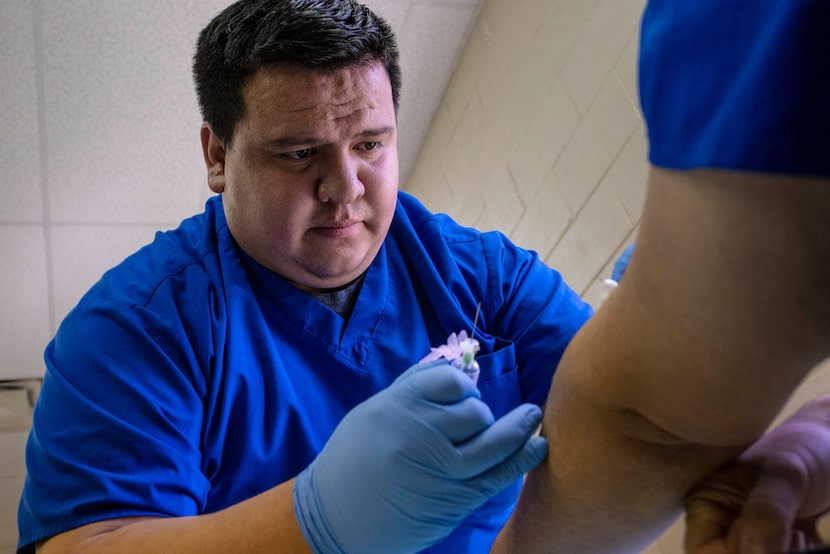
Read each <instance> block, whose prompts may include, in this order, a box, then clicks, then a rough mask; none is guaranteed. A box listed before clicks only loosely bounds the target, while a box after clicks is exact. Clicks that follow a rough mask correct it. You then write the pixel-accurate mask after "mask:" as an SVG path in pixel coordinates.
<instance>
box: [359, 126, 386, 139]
mask: <svg viewBox="0 0 830 554" xmlns="http://www.w3.org/2000/svg"><path fill="white" fill-rule="evenodd" d="M394 132H395V127H394V126H392V125H387V126H385V127H378V128H377V129H366V130H365V131H363V132H361V133H359V134H358V135H357V136H359V137H377V136H380V135H390V134H392V133H394Z"/></svg>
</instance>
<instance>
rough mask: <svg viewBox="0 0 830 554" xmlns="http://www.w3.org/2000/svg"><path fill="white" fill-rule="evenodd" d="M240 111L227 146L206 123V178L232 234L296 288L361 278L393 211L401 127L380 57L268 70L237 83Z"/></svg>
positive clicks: (324, 286) (327, 285)
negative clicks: (329, 68)
mask: <svg viewBox="0 0 830 554" xmlns="http://www.w3.org/2000/svg"><path fill="white" fill-rule="evenodd" d="M242 94H243V98H244V101H245V115H244V117H243V118H242V120H240V121H239V123H238V124H237V126H236V129H235V131H234V136H233V140H232V142H231V145H230V146H229V147H225V145H223V144H222V143H221V141H220V140H219V139H218V137H216V135H214V134H213V132H212V130H211V129H210V128H209V126H207V125H206V126H205V127H204V128H203V130H202V145H203V149H204V151H205V158H206V161H207V165H208V182H209V184H210V187H211V189H212V190H213V191H214V192H221V193H223V202H224V206H225V214H226V217H227V220H228V226H229V227H230V231H231V233H232V234H233V237H234V238H235V239H236V241H237V242H238V243H239V245H240V246H241V247H242V248H243V249H244V250H245V252H247V253H248V254H249V255H250V256H251V257H253V258H254V259H255V260H257V261H258V262H259V263H261V264H262V265H264V266H265V267H267V268H269V269H271V270H272V271H274V272H276V273H278V274H279V275H282V276H283V277H285V278H286V279H288V280H289V281H291V282H292V283H294V285H295V286H297V287H299V288H301V289H305V290H309V289H312V290H313V289H330V288H336V287H340V286H343V285H345V284H347V283H349V282H350V281H352V280H354V279H356V278H357V277H359V276H360V275H361V274H362V273H363V272H364V271H365V270H366V269H367V268H368V267H369V264H371V262H372V260H373V259H374V257H375V255H376V254H377V253H378V250H379V249H380V246H381V243H382V242H383V240H384V238H385V236H386V232H387V231H388V230H389V225H390V223H391V221H392V215H393V214H394V211H395V204H396V193H397V188H398V155H397V127H396V120H395V110H394V105H393V103H392V89H391V86H390V82H389V76H388V75H387V73H386V70H385V68H384V67H383V65H382V64H380V63H373V64H368V65H355V66H351V67H348V68H346V69H342V70H338V71H336V72H317V71H309V70H303V69H299V68H295V67H290V66H280V65H273V66H266V67H263V68H261V69H260V70H258V71H257V72H256V73H254V74H253V75H252V76H251V77H250V78H249V79H248V80H247V81H246V82H245V85H244V86H243V88H242Z"/></svg>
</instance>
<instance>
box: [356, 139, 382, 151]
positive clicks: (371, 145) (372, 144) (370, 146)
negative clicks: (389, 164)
mask: <svg viewBox="0 0 830 554" xmlns="http://www.w3.org/2000/svg"><path fill="white" fill-rule="evenodd" d="M360 146H361V148H362V149H363V150H377V149H378V148H380V146H381V144H380V142H378V141H376V140H370V141H369V142H364V143H362V144H361V145H360Z"/></svg>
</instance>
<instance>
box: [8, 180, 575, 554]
mask: <svg viewBox="0 0 830 554" xmlns="http://www.w3.org/2000/svg"><path fill="white" fill-rule="evenodd" d="M479 302H481V315H480V316H479V319H478V323H477V326H476V338H477V339H478V340H479V342H480V343H481V347H482V350H481V353H480V354H479V355H478V357H477V360H478V361H479V363H480V365H481V375H480V378H479V388H480V389H481V394H482V398H483V399H484V400H485V401H486V402H487V403H488V404H489V406H490V408H491V409H492V411H493V413H494V415H495V416H496V417H498V416H500V415H502V414H504V413H506V412H507V411H509V410H510V409H512V408H514V407H515V406H517V405H518V404H520V403H521V402H534V403H536V404H540V405H541V404H542V403H543V402H544V400H545V398H546V395H547V391H548V388H549V385H550V382H551V378H552V375H553V371H554V369H555V367H556V365H557V363H558V361H559V358H560V357H561V355H562V352H563V350H564V348H565V346H566V345H567V343H568V341H569V340H570V338H571V337H572V336H573V334H574V333H575V332H576V331H577V330H578V329H579V327H581V325H582V324H583V323H584V321H585V320H586V319H587V318H588V317H589V316H590V315H591V309H590V307H589V306H588V305H587V304H585V303H583V302H582V301H581V300H580V299H579V298H578V296H577V295H576V294H575V293H574V292H573V291H572V290H571V289H569V288H568V287H567V286H566V285H565V284H564V283H563V282H562V279H561V277H560V275H559V274H558V273H557V272H555V271H553V270H552V269H550V268H548V267H546V266H545V265H544V264H543V263H542V262H541V261H540V260H539V258H538V256H537V255H536V254H535V253H534V252H530V251H526V250H522V249H520V248H517V247H516V246H514V245H512V244H511V243H510V242H509V241H508V240H507V239H506V238H505V237H504V236H503V235H501V234H499V233H495V232H492V233H480V232H478V231H475V230H472V229H468V228H464V227H461V226H459V225H457V224H456V223H454V222H453V221H452V220H451V219H450V218H448V217H447V216H444V215H435V214H432V213H430V212H429V211H427V210H426V209H425V208H424V207H423V206H422V205H421V204H420V203H419V202H418V201H417V200H415V199H414V198H413V197H411V196H409V195H407V194H405V193H400V196H399V201H398V206H397V209H396V213H395V217H394V220H393V223H392V227H391V229H390V232H389V235H388V237H387V239H386V241H385V242H384V244H383V246H382V248H381V250H380V253H379V254H378V256H377V258H376V259H375V260H374V262H373V263H372V265H371V266H370V268H369V269H368V272H367V274H366V277H365V281H364V283H363V286H362V288H361V290H360V293H359V296H358V298H357V303H356V305H355V307H354V311H353V313H352V315H351V317H350V318H349V319H348V321H346V320H343V319H342V318H341V317H340V316H338V315H337V314H336V313H335V312H333V311H332V310H330V309H329V308H327V307H326V306H325V305H323V304H322V303H320V302H318V301H316V300H314V299H313V298H311V297H310V296H309V295H307V294H306V293H304V292H302V291H300V290H298V289H296V288H294V287H293V286H291V285H290V284H289V283H288V282H287V281H285V280H284V279H283V278H281V277H279V276H278V275H276V274H274V273H272V272H270V271H269V270H267V269H265V268H264V267H262V266H261V265H259V264H258V263H256V262H255V261H253V260H252V259H251V258H250V257H248V256H246V255H244V254H243V253H242V252H241V251H240V249H239V247H238V245H237V244H236V242H235V241H234V240H233V238H232V237H231V235H230V232H229V230H228V226H227V223H226V221H225V217H224V213H223V209H222V203H221V199H220V198H219V197H216V198H213V199H211V200H210V201H208V203H207V205H206V210H205V212H204V213H203V214H200V215H198V216H196V217H193V218H191V219H188V220H185V221H184V222H183V223H182V224H181V226H180V227H179V228H178V229H176V230H174V231H170V232H166V233H159V234H157V236H156V239H155V241H154V242H153V243H152V244H150V245H149V246H147V247H145V248H143V249H142V250H140V251H139V252H137V253H136V254H134V255H133V256H131V257H130V258H128V259H126V260H125V261H124V262H123V263H122V264H120V265H119V266H118V267H116V268H114V269H112V270H110V271H109V272H107V273H106V274H105V275H104V277H103V278H102V279H101V281H99V282H98V283H97V284H96V285H95V286H94V287H93V288H92V289H91V290H90V291H89V293H87V295H86V296H84V298H83V299H82V300H81V302H80V303H79V305H78V306H77V307H76V308H75V309H74V310H73V311H72V312H71V313H70V314H69V315H68V316H67V318H66V319H65V320H64V322H63V323H62V325H61V327H60V329H59V331H58V333H57V335H56V337H55V338H54V340H53V341H52V342H51V343H50V344H49V346H48V347H47V349H46V355H45V359H46V364H47V372H46V376H45V379H44V383H43V388H42V391H41V395H40V398H39V400H38V405H37V407H36V409H35V414H34V425H33V429H32V433H31V436H30V439H29V443H28V447H27V453H26V456H27V465H28V476H27V479H26V484H25V488H24V492H23V497H22V500H21V504H20V510H19V524H20V543H19V544H20V546H21V547H23V546H25V545H29V544H31V543H33V542H35V541H37V540H39V539H42V538H45V537H49V536H51V535H54V534H56V533H60V532H62V531H66V530H68V529H71V528H74V527H77V526H80V525H84V524H86V523H91V522H94V521H98V520H103V519H109V518H115V517H124V516H139V515H141V516H188V515H195V514H202V513H208V512H214V511H217V510H220V509H222V508H225V507H227V506H230V505H233V504H236V503H238V502H240V501H243V500H245V499H247V498H250V497H252V496H254V495H256V494H258V493H260V492H262V491H264V490H266V489H268V488H271V487H273V486H275V485H277V484H280V483H282V482H284V481H286V480H288V479H290V478H292V477H294V476H296V475H297V474H298V473H299V472H300V471H301V470H302V469H303V468H305V467H306V466H307V465H308V464H309V463H310V462H311V461H312V460H313V459H314V457H315V455H316V454H317V453H318V452H319V451H320V450H321V449H322V447H323V445H324V443H325V442H326V440H327V438H328V437H329V435H330V434H331V432H332V431H333V429H334V427H335V426H336V425H337V423H338V422H339V421H340V419H341V418H342V417H343V415H344V414H345V413H346V412H348V411H349V410H350V409H351V408H352V407H354V406H355V405H356V404H358V403H359V402H361V401H363V400H365V399H366V398H368V397H369V396H371V395H372V394H374V393H376V392H377V391H379V390H381V389H383V388H385V387H387V386H388V385H389V384H390V383H391V382H392V381H393V380H394V379H395V377H396V376H398V375H399V374H400V373H402V372H403V371H404V370H406V369H407V368H408V367H409V366H411V365H412V364H413V363H416V362H417V361H418V360H419V359H421V358H422V357H423V356H425V355H426V354H427V353H428V352H429V350H430V346H437V345H439V344H443V343H444V342H445V341H446V338H447V336H448V335H449V334H450V333H451V332H458V331H460V330H462V329H466V330H468V331H469V330H470V329H471V328H472V324H473V321H472V320H473V317H474V315H475V313H476V307H477V305H478V303H479ZM518 490H519V483H516V484H515V486H513V487H512V488H510V489H508V490H507V491H505V492H504V493H502V494H501V495H499V496H498V497H496V498H495V499H493V500H492V501H491V502H490V503H488V504H487V505H485V506H484V507H483V508H481V509H480V510H478V511H477V512H476V513H475V514H473V515H472V516H471V517H470V518H468V520H467V521H465V523H464V524H463V525H462V526H461V527H460V528H459V529H457V530H456V531H455V532H454V533H453V534H452V535H451V536H450V537H449V538H448V539H446V540H445V541H443V542H442V543H440V544H439V545H436V546H435V547H433V548H431V549H430V550H429V551H430V552H459V553H461V552H470V553H473V552H476V553H479V552H486V551H489V548H490V545H491V544H492V541H493V540H494V538H495V535H496V533H497V532H498V530H499V529H500V528H501V526H502V525H503V524H504V522H505V521H506V518H507V517H508V515H509V513H510V512H511V510H512V507H513V504H514V502H515V500H516V497H517V494H518Z"/></svg>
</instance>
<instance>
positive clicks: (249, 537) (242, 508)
mask: <svg viewBox="0 0 830 554" xmlns="http://www.w3.org/2000/svg"><path fill="white" fill-rule="evenodd" d="M293 485H294V480H293V479H292V480H291V481H288V482H286V483H283V484H282V485H279V486H277V487H275V488H273V489H270V490H268V491H266V492H263V493H262V494H259V495H257V496H255V497H253V498H251V499H249V500H246V501H244V502H241V503H239V504H237V505H235V506H231V507H230V508H227V509H225V510H222V511H220V512H216V513H213V514H206V515H199V516H192V517H178V518H124V519H113V520H108V521H102V522H97V523H92V524H90V525H86V526H83V527H79V528H77V529H74V530H71V531H67V532H65V533H62V534H60V535H57V536H55V537H52V538H51V539H49V540H47V541H44V542H43V543H41V544H39V545H38V548H37V551H38V552H39V553H41V552H42V553H45V554H50V553H74V552H84V553H88V554H94V553H96V552H102V553H104V552H107V553H110V552H120V553H124V554H129V553H131V552H135V553H146V552H178V553H182V554H187V553H193V554H210V553H213V552H215V553H217V554H220V553H226V552H240V553H242V552H244V553H255V552H274V551H279V552H285V553H288V554H309V553H310V552H311V550H310V549H309V547H308V545H307V544H306V542H305V539H304V537H303V535H302V532H301V531H300V528H299V526H298V524H297V520H296V518H295V517H294V509H293Z"/></svg>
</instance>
